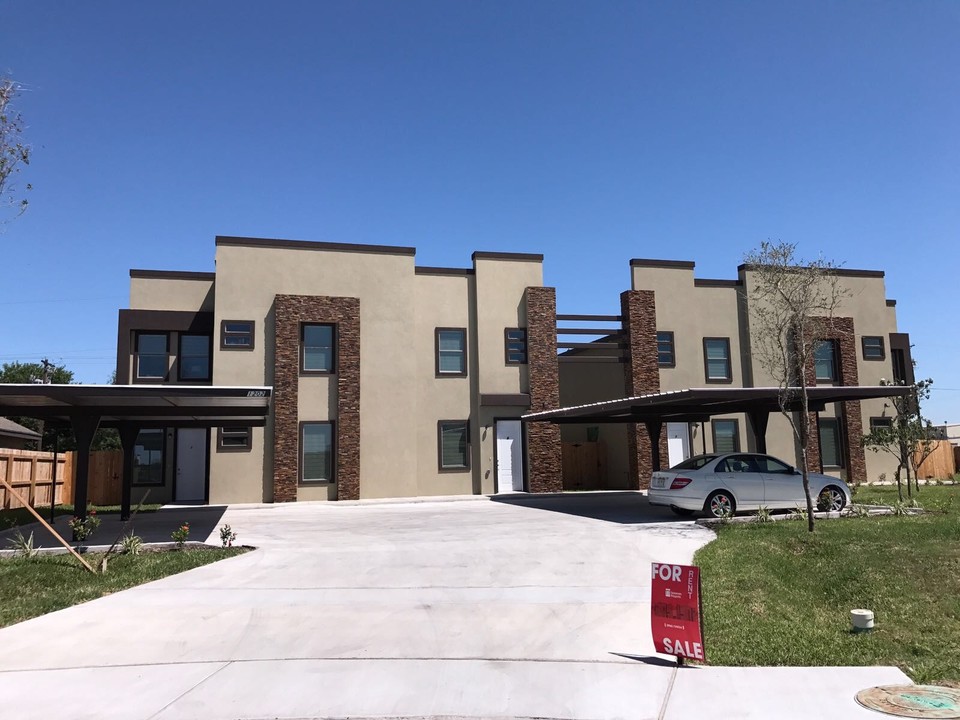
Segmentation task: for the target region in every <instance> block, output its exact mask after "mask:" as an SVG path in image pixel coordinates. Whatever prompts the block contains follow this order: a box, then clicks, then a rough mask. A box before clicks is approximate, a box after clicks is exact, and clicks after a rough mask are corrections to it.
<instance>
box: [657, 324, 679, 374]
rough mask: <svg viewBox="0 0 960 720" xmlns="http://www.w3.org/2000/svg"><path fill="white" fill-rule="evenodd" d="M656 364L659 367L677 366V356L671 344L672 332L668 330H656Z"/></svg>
mask: <svg viewBox="0 0 960 720" xmlns="http://www.w3.org/2000/svg"><path fill="white" fill-rule="evenodd" d="M657 365H659V366H660V367H676V366H677V356H676V352H675V347H674V344H673V332H671V331H669V330H658V331H657Z"/></svg>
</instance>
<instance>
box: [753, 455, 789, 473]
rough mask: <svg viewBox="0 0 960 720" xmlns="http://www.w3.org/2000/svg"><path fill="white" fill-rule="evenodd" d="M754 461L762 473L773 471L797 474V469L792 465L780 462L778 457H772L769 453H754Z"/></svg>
mask: <svg viewBox="0 0 960 720" xmlns="http://www.w3.org/2000/svg"><path fill="white" fill-rule="evenodd" d="M752 463H753V465H754V466H755V467H756V468H757V470H758V471H759V472H762V473H771V474H777V475H794V474H796V470H794V469H793V468H792V467H790V466H789V465H787V464H786V463H783V462H780V461H779V460H777V459H776V458H772V457H770V456H769V455H754V456H753V459H752Z"/></svg>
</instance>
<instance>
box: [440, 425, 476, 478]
mask: <svg viewBox="0 0 960 720" xmlns="http://www.w3.org/2000/svg"><path fill="white" fill-rule="evenodd" d="M445 423H446V424H448V425H463V426H464V428H465V432H466V438H467V448H466V452H465V453H464V457H465V458H466V462H467V464H466V465H463V466H460V465H453V466H450V467H444V466H443V425H444V424H445ZM471 450H472V448H471V442H470V420H437V472H440V473H463V472H470V453H471Z"/></svg>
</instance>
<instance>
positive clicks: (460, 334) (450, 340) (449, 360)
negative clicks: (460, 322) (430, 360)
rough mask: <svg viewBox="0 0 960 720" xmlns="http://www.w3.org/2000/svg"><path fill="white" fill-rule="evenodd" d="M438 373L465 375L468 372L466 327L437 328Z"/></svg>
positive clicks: (439, 374)
mask: <svg viewBox="0 0 960 720" xmlns="http://www.w3.org/2000/svg"><path fill="white" fill-rule="evenodd" d="M436 332H437V336H436V341H437V368H436V370H437V375H438V376H456V377H463V376H465V375H466V374H467V331H466V330H465V329H464V328H437V331H436Z"/></svg>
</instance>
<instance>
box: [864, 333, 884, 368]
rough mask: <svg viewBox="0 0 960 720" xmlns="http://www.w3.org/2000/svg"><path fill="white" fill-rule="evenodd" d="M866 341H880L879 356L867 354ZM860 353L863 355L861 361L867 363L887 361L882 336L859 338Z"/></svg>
mask: <svg viewBox="0 0 960 720" xmlns="http://www.w3.org/2000/svg"><path fill="white" fill-rule="evenodd" d="M867 340H879V341H880V355H872V356H871V355H868V354H867ZM860 352H861V353H863V359H864V360H866V361H868V362H876V361H878V360H879V361H883V360H886V359H887V345H886V343H885V342H884V340H883V335H864V336H863V337H861V338H860Z"/></svg>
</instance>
